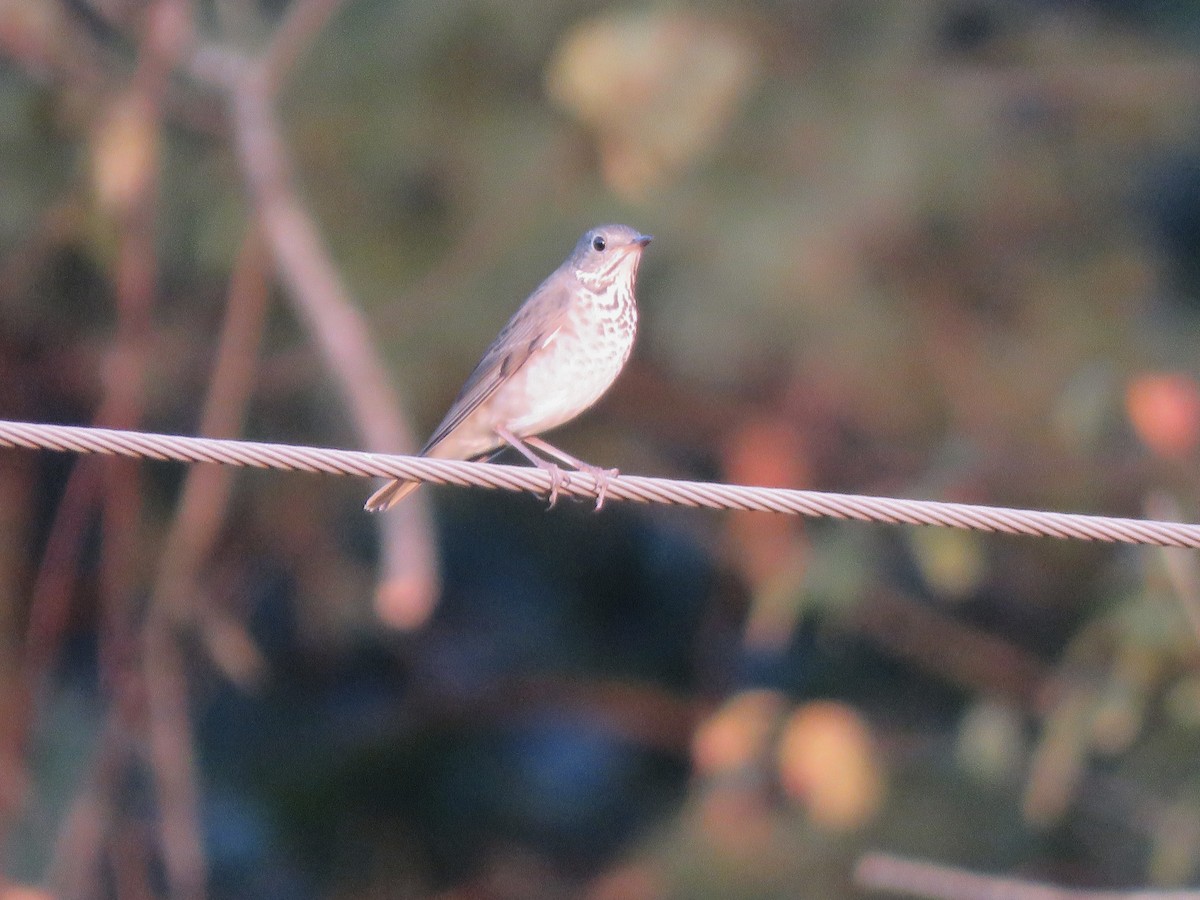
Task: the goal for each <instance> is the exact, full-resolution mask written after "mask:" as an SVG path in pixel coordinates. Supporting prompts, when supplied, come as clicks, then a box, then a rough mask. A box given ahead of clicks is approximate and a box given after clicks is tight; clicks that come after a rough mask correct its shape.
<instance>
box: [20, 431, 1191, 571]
mask: <svg viewBox="0 0 1200 900" xmlns="http://www.w3.org/2000/svg"><path fill="white" fill-rule="evenodd" d="M0 447H10V448H24V449H29V450H37V449H41V450H57V451H62V452H71V453H103V454H114V455H119V456H130V457H136V458H146V459H154V460H159V461H176V462H186V463H217V464H222V465H232V466H243V467H251V468H259V469H282V470H285V471H292V472H311V473H324V474H330V475H351V476H355V477H363V478H365V477H398V478H404V479H410V480H414V481H425V482H432V483H434V484H451V485H456V486H460V487H467V486H474V487H486V488H491V489H497V490H505V491H527V492H533V493H539V494H546V493H548V492H549V490H550V487H551V478H550V474H549V473H548V472H546V471H544V470H542V469H537V468H531V467H526V466H506V465H497V464H495V463H481V462H464V461H460V460H448V459H427V458H425V457H419V456H393V455H389V454H381V453H366V452H363V451H358V450H333V449H327V448H319V447H303V446H296V445H292V444H274V443H262V442H256V441H233V440H217V439H214V438H196V437H181V436H177V435H166V434H153V433H149V432H141V431H119V430H116V429H110V428H88V427H83V426H75V425H46V424H40V423H33V422H13V421H3V420H0ZM564 475H565V478H564V479H563V483H562V484H561V485H560V487H559V493H560V494H561V495H564V496H573V497H577V498H582V499H590V498H594V497H595V496H596V489H597V484H596V481H595V479H594V478H593V477H592V475H590V474H588V473H586V472H567V473H564ZM607 497H608V499H611V500H628V501H633V502H637V503H663V504H671V505H675V506H691V507H700V506H704V507H711V508H713V509H731V510H750V511H762V512H776V513H784V514H789V515H801V516H807V517H809V518H833V519H851V520H856V521H862V522H877V523H885V524H907V525H932V526H940V527H946V528H965V529H970V530H973V531H985V532H1000V533H1004V534H1019V535H1029V536H1035V537H1054V538H1062V539H1076V540H1085V541H1103V542H1108V543H1128V544H1149V545H1154V546H1161V547H1192V548H1200V525H1192V524H1185V523H1179V522H1161V521H1154V520H1150V519H1126V518H1112V517H1109V516H1096V515H1083V514H1079V513H1056V512H1041V511H1038V510H1031V509H1012V508H1006V507H999V506H979V505H971V504H966V503H946V502H942V501H936V500H909V499H901V498H890V497H871V496H865V495H858V494H835V493H828V492H824V491H806V490H793V489H786V488H770V487H750V486H745V485H733V484H718V483H712V482H700V481H679V480H675V479H668V478H648V477H645V476H640V475H619V476H615V477H611V478H610V479H609V481H608V489H607Z"/></svg>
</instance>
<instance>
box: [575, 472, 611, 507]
mask: <svg viewBox="0 0 1200 900" xmlns="http://www.w3.org/2000/svg"><path fill="white" fill-rule="evenodd" d="M580 471H582V472H586V473H587V474H588V475H591V476H592V480H593V481H595V482H596V508H595V510H594V512H600V510H601V508H603V506H604V498H605V497H607V496H608V482H609V479H610V478H616V477H617V476H618V475H620V474H621V472H620V470H619V469H602V468H600V467H599V466H583V467H581V468H580Z"/></svg>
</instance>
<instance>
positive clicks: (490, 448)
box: [365, 225, 653, 512]
mask: <svg viewBox="0 0 1200 900" xmlns="http://www.w3.org/2000/svg"><path fill="white" fill-rule="evenodd" d="M651 240H653V238H652V237H651V236H650V235H647V234H642V233H641V232H639V231H637V230H636V229H634V228H630V227H629V226H628V225H601V226H599V227H597V228H593V229H591V230H589V231H587V232H585V233H584V235H583V236H582V237H581V238H580V239H579V241H578V243H576V244H575V249H574V250H572V251H571V254H570V255H569V256H568V257H567V258H566V260H564V261H563V263H562V265H560V266H559V267H558V268H557V269H555V270H554V271H553V272H552V273H551V274H550V275H549V277H547V278H546V280H545V281H543V282H542V283H541V285H539V286H538V287H537V289H536V290H534V292H533V293H532V294H530V295H529V297H528V298H527V299H526V300H525V302H524V303H523V304H521V307H520V308H519V309H518V310H517V311H516V313H515V314H514V315H513V317H512V318H511V319H509V321H508V324H506V325H505V326H504V327H503V328H502V329H501V330H500V333H499V334H498V335H497V336H496V339H495V340H494V341H492V343H491V345H490V346H488V348H487V350H485V351H484V353H483V358H482V359H480V361H479V364H478V365H476V366H475V369H474V370H473V371H472V372H471V374H470V375H469V376H468V377H467V380H466V383H465V384H464V385H463V387H462V389H461V390H460V391H459V394H458V397H457V399H455V401H454V402H453V403H452V404H451V406H450V409H449V411H448V412H447V413H446V416H445V418H443V419H442V422H441V424H440V425H438V427H437V428H436V429H434V431H433V434H432V435H431V436H430V438H429V440H428V441H426V442H425V446H424V447H422V448H421V450H420V452H419V455H420V456H427V457H431V458H434V459H481V458H485V457H488V458H490V457H491V456H494V455H496V454H497V453H499V452H500V451H501V450H503V449H504V448H505V447H512V448H513V449H515V450H516V451H517V452H519V453H520V454H521V455H522V456H524V457H525V458H526V459H528V460H529V461H530V462H532V463H533V464H534V465H535V466H537V467H538V468H541V469H545V470H547V471H548V472H549V473H550V477H551V488H550V497H549V500H550V506H554V503H555V501H556V500H557V499H558V492H559V488H560V487H561V486H562V485H564V484H565V483H566V482H567V481H568V480H569V475H566V474H564V473H563V471H562V469H561V468H559V466H558V465H556V464H555V463H554V462H550V461H549V460H546V459H543V458H542V457H540V456H538V455H537V454H536V453H535V452H534V450H535V449H536V450H540V451H541V452H542V453H543V454H545V455H546V456H548V457H551V458H552V459H554V460H556V461H557V462H558V463H562V464H564V465H567V466H569V467H570V468H573V469H576V470H579V471H583V472H586V473H588V474H590V475H591V476H592V477H593V479H594V480H595V484H596V509H597V510H599V509H600V508H601V507H602V506H603V505H604V497H605V493H606V491H607V489H608V479H609V478H610V477H612V476H615V475H617V474H618V472H617V470H616V469H601V468H599V467H597V466H593V465H590V464H588V463H585V462H582V461H581V460H578V459H576V458H575V457H573V456H571V455H570V454H568V453H565V452H564V451H562V450H559V449H558V448H557V447H555V446H553V445H552V444H550V443H548V442H546V441H544V440H542V439H541V438H540V437H538V435H541V434H542V433H544V432H546V431H549V430H551V429H552V428H556V427H557V426H559V425H562V424H564V423H566V422H569V421H571V420H572V419H574V418H575V417H576V416H578V415H579V414H581V413H582V412H584V411H585V410H587V409H588V408H589V407H591V406H592V404H594V403H595V402H596V401H597V400H599V399H600V397H601V396H602V395H603V394H604V393H605V392H606V391H607V390H608V389H609V388H610V387H611V386H612V384H613V382H614V381H616V379H617V376H618V375H620V374H621V370H622V369H623V368H624V367H625V363H626V362H627V361H628V360H629V354H630V352H631V351H632V350H633V342H634V337H635V336H636V334H637V321H638V310H637V301H636V300H635V298H634V287H635V284H636V282H637V273H638V266H639V264H640V263H641V259H642V251H644V250H645V249H646V247H647V245H648V244H649V243H650V241H651ZM419 484H420V482H417V481H406V480H404V479H399V478H398V479H395V480H393V481H390V482H388V483H387V484H385V485H384V486H383V487H381V488H380V489H379V490H377V491H376V492H375V493H374V494H372V495H371V497H370V498H369V499H368V500H367V502H366V507H365V508H366V509H367V510H370V511H372V512H380V511H382V510H385V509H388V508H389V507H392V506H394V505H395V504H396V503H399V502H400V501H401V500H402V499H404V497H406V496H408V494H410V493H412V492H413V491H414V490H416V489H417V487H418V486H419Z"/></svg>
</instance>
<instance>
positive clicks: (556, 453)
mask: <svg viewBox="0 0 1200 900" xmlns="http://www.w3.org/2000/svg"><path fill="white" fill-rule="evenodd" d="M525 441H526V442H527V443H528V444H529V446H531V447H536V448H537V449H538V450H541V451H542V452H543V453H545V454H546V455H547V456H552V457H554V458H555V459H557V460H558V461H559V462H561V463H564V464H566V465H568V466H570V467H571V468H573V469H578V470H579V471H580V472H585V473H587V474H588V475H591V476H592V480H594V481H595V482H596V512H599V511H600V508H601V507H602V506H604V498H605V497H606V496H607V495H608V480H609V479H610V478H616V477H617V476H618V475H620V474H621V473H620V471H619V470H617V469H602V468H600V467H599V466H593V465H592V464H591V463H585V462H584V461H583V460H581V459H576V458H575V457H574V456H572V455H571V454H570V453H567V452H566V451H564V450H559V449H558V448H557V447H555V446H554V445H553V444H550V443H547V442H546V441H543V440H542V439H541V438H538V437H527V438H525Z"/></svg>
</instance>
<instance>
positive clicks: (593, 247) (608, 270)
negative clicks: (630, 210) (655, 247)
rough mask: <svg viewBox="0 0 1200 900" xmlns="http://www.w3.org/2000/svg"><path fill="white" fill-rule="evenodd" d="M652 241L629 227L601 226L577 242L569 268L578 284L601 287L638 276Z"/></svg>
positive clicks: (647, 236) (649, 237) (648, 236)
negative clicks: (571, 269) (576, 278)
mask: <svg viewBox="0 0 1200 900" xmlns="http://www.w3.org/2000/svg"><path fill="white" fill-rule="evenodd" d="M651 240H653V238H651V236H650V235H648V234H642V233H641V232H640V231H638V230H637V229H635V228H630V227H629V226H628V225H601V226H600V227H598V228H593V229H591V230H590V231H588V232H587V233H586V234H584V236H583V237H581V238H580V239H579V243H578V244H576V245H575V250H574V251H573V252H572V253H571V267H572V268H573V269H574V270H575V274H576V275H577V276H578V277H579V279H580V280H581V281H584V282H585V283H587V284H588V285H589V286H591V287H594V288H595V287H604V286H607V285H608V284H611V283H613V282H616V281H619V280H622V279H628V280H630V281H632V280H633V278H634V276H636V275H637V268H638V263H639V262H640V261H641V258H642V251H643V250H645V249H646V245H647V244H649V243H650V241H651Z"/></svg>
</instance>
